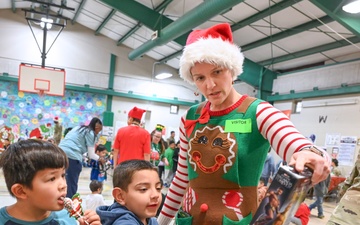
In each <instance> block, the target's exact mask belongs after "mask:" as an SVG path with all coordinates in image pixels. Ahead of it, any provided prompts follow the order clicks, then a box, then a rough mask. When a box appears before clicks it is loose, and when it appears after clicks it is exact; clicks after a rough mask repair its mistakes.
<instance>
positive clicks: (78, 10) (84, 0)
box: [71, 0, 86, 24]
mask: <svg viewBox="0 0 360 225" xmlns="http://www.w3.org/2000/svg"><path fill="white" fill-rule="evenodd" d="M85 3H86V0H82V1H81V2H80V4H79V7H78V9H77V10H76V12H75V15H74V17H73V18H72V20H71V24H75V22H76V20H77V18H78V17H79V15H80V12H81V10H82V9H83V8H84V5H85Z"/></svg>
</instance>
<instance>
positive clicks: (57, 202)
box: [0, 139, 100, 225]
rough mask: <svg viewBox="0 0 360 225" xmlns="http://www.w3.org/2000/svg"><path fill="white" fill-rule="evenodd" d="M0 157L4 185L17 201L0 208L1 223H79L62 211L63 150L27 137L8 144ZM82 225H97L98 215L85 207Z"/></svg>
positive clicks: (64, 162)
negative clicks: (6, 149)
mask: <svg viewBox="0 0 360 225" xmlns="http://www.w3.org/2000/svg"><path fill="white" fill-rule="evenodd" d="M8 150H9V151H5V152H4V153H3V154H2V155H1V157H0V168H2V170H3V174H4V177H5V182H6V186H7V188H8V190H9V193H10V195H11V196H13V197H15V198H16V203H15V204H13V205H10V206H5V207H3V208H1V209H0V224H39V225H50V224H74V225H75V224H78V223H77V221H76V220H75V219H74V218H73V217H71V218H70V217H69V215H68V212H67V210H64V201H63V198H64V197H65V196H66V188H67V185H66V179H65V170H66V168H67V167H68V165H69V163H68V159H67V156H66V155H65V153H64V151H62V150H61V149H60V148H58V147H57V146H56V145H53V144H51V143H49V142H46V141H41V140H35V139H29V140H24V141H20V142H17V143H14V144H12V145H10V146H9V148H8ZM78 222H79V223H80V224H81V225H85V224H91V225H98V224H100V218H99V216H98V215H97V214H96V213H95V212H94V211H92V210H86V211H85V213H84V216H83V217H81V218H79V220H78Z"/></svg>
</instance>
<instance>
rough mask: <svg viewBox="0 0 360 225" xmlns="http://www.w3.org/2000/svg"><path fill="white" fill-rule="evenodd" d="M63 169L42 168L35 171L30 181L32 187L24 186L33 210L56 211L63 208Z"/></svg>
mask: <svg viewBox="0 0 360 225" xmlns="http://www.w3.org/2000/svg"><path fill="white" fill-rule="evenodd" d="M66 187H67V185H66V180H65V169H64V168H61V169H44V170H40V171H38V172H37V173H36V175H35V177H34V179H33V181H32V189H29V188H26V187H25V188H24V191H25V192H26V196H27V199H26V201H27V202H28V203H29V204H28V206H29V207H31V208H32V210H33V211H34V212H41V211H44V212H47V211H58V210H61V209H63V208H64V202H63V200H62V199H61V198H62V197H66Z"/></svg>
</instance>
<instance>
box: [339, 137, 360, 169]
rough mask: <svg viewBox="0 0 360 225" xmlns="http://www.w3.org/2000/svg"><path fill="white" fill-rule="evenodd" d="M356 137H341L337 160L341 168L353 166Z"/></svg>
mask: <svg viewBox="0 0 360 225" xmlns="http://www.w3.org/2000/svg"><path fill="white" fill-rule="evenodd" d="M356 142H357V137H355V136H341V138H340V145H339V150H338V154H337V160H338V161H339V165H341V166H353V165H354V163H355V162H354V159H355V150H356Z"/></svg>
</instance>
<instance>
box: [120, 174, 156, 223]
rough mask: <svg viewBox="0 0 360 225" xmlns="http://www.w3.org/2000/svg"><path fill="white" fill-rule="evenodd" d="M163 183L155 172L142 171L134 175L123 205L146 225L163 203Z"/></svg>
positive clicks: (124, 196)
mask: <svg viewBox="0 0 360 225" xmlns="http://www.w3.org/2000/svg"><path fill="white" fill-rule="evenodd" d="M161 188H162V186H161V183H160V179H159V175H158V173H157V172H156V171H154V170H140V171H137V172H135V173H134V175H133V177H132V181H131V183H130V184H129V185H128V191H127V192H124V195H123V205H125V206H126V207H127V208H128V209H129V210H130V211H131V212H133V213H134V214H135V215H136V216H137V217H139V219H140V220H141V221H142V222H143V223H144V224H146V223H145V220H146V219H147V218H150V217H154V216H155V215H156V211H157V210H158V208H159V207H160V203H161V199H162V196H161Z"/></svg>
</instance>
